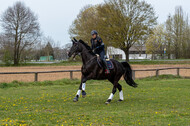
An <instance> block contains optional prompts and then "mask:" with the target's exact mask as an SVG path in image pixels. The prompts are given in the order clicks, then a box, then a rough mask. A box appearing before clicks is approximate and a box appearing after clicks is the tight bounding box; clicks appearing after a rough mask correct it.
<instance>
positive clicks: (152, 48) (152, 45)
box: [146, 25, 165, 59]
mask: <svg viewBox="0 0 190 126" xmlns="http://www.w3.org/2000/svg"><path fill="white" fill-rule="evenodd" d="M164 42H165V31H164V25H158V26H157V27H155V28H154V30H153V34H150V35H149V37H148V39H147V40H146V49H147V50H146V53H148V54H152V59H154V57H155V54H158V53H160V55H161V56H162V54H163V50H164V49H163V45H164Z"/></svg>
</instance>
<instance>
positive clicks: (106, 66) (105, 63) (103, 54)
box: [100, 51, 110, 73]
mask: <svg viewBox="0 0 190 126" xmlns="http://www.w3.org/2000/svg"><path fill="white" fill-rule="evenodd" d="M100 58H101V60H102V61H103V65H104V68H105V69H106V73H110V71H109V68H108V65H107V62H106V59H105V53H104V52H103V51H102V52H101V53H100Z"/></svg>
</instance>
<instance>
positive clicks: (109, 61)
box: [96, 54, 114, 70]
mask: <svg viewBox="0 0 190 126" xmlns="http://www.w3.org/2000/svg"><path fill="white" fill-rule="evenodd" d="M96 55H97V62H98V65H99V66H100V67H101V68H104V63H103V61H102V60H101V59H100V56H99V55H98V54H96ZM106 63H107V66H108V68H109V69H110V70H112V69H114V65H113V63H112V61H111V60H110V59H108V58H106Z"/></svg>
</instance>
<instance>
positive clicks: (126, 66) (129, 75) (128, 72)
mask: <svg viewBox="0 0 190 126" xmlns="http://www.w3.org/2000/svg"><path fill="white" fill-rule="evenodd" d="M121 64H122V65H123V67H124V69H125V73H124V74H123V77H124V79H125V81H126V83H127V84H128V85H130V86H132V87H134V88H136V87H137V85H138V84H137V83H135V82H134V80H133V78H132V69H131V66H130V65H129V63H127V62H121Z"/></svg>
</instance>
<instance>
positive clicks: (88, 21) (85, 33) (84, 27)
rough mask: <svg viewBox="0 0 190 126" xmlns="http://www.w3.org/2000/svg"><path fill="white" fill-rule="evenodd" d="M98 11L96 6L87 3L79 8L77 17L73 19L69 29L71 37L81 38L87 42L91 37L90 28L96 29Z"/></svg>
mask: <svg viewBox="0 0 190 126" xmlns="http://www.w3.org/2000/svg"><path fill="white" fill-rule="evenodd" d="M97 25H98V13H97V6H90V5H87V6H85V7H84V8H82V9H81V11H80V13H79V14H78V16H77V18H76V19H75V20H74V22H73V23H72V25H71V26H70V29H69V34H70V36H71V38H72V37H76V38H77V39H82V40H83V41H86V42H88V41H89V40H90V37H91V34H90V33H91V31H92V30H95V29H96V30H98V31H99V32H100V30H99V29H97Z"/></svg>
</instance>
